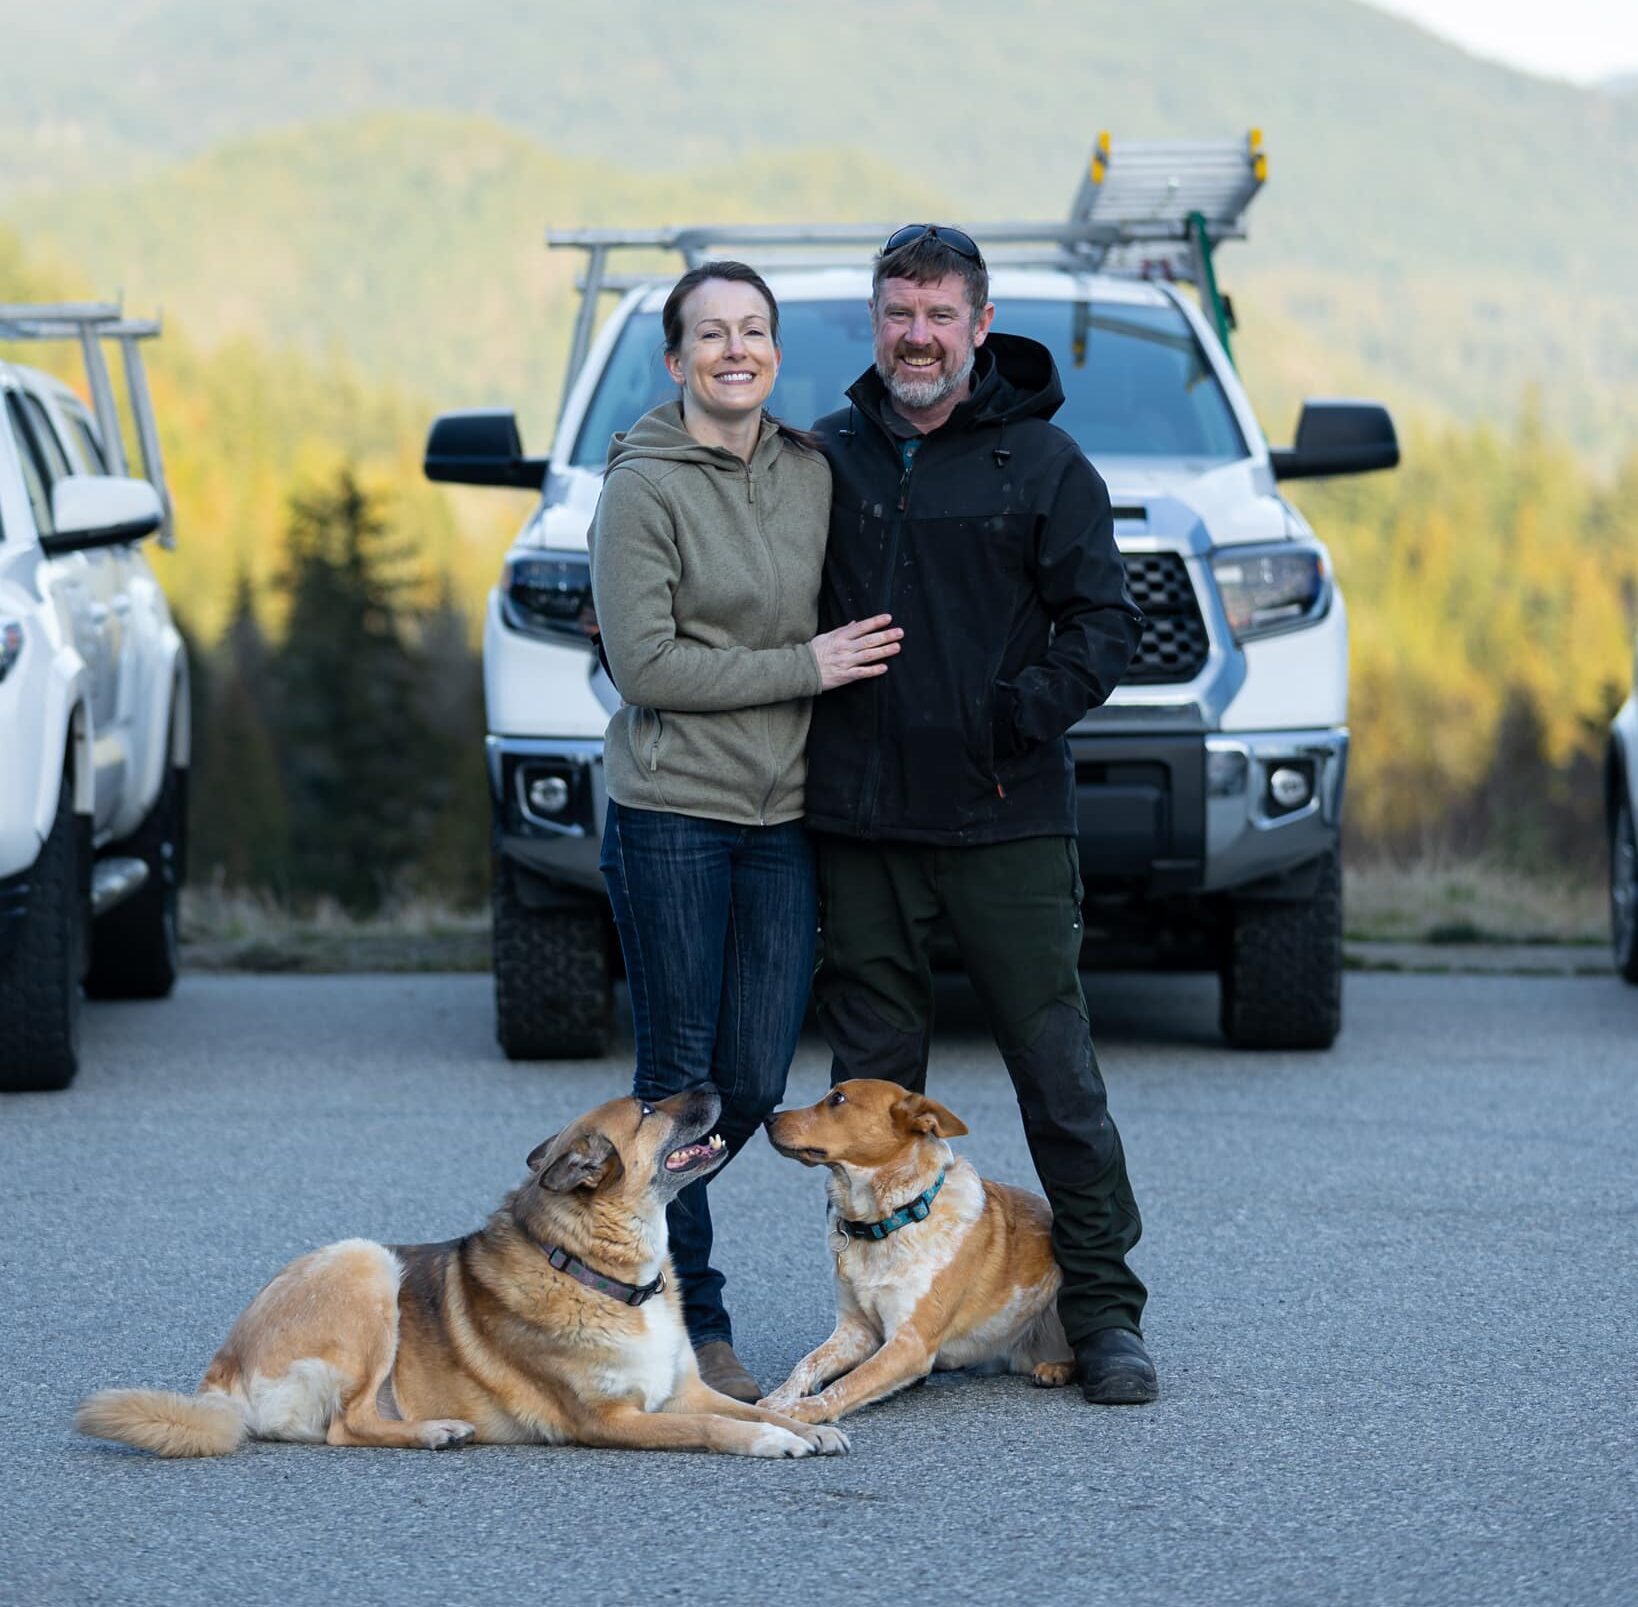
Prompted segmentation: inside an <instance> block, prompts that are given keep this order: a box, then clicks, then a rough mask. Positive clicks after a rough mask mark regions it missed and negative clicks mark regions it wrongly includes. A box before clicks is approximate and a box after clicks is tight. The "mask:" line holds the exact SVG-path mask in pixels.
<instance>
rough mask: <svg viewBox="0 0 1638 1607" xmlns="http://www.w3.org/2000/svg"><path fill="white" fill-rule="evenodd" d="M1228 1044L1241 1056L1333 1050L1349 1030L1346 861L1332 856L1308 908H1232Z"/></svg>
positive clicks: (1226, 971) (1225, 976) (1225, 981)
mask: <svg viewBox="0 0 1638 1607" xmlns="http://www.w3.org/2000/svg"><path fill="white" fill-rule="evenodd" d="M1222 1026H1223V1036H1224V1037H1226V1038H1227V1039H1228V1041H1229V1042H1230V1043H1231V1044H1233V1045H1234V1047H1235V1048H1237V1049H1329V1048H1330V1047H1331V1045H1332V1044H1333V1043H1334V1042H1335V1041H1336V1036H1337V1033H1338V1032H1340V1031H1341V1030H1342V861H1341V856H1340V855H1339V854H1338V853H1337V852H1336V851H1335V850H1333V851H1332V852H1331V853H1329V854H1327V855H1326V856H1325V859H1324V861H1323V863H1322V864H1321V866H1320V870H1319V876H1318V880H1317V883H1316V885H1315V888H1314V893H1313V896H1312V897H1311V898H1309V899H1307V900H1306V901H1304V902H1302V903H1259V902H1256V901H1254V900H1250V899H1248V900H1245V901H1243V902H1240V903H1236V904H1235V905H1234V906H1233V911H1232V919H1231V921H1230V923H1229V939H1228V951H1227V953H1226V954H1225V955H1224V958H1223V969H1222Z"/></svg>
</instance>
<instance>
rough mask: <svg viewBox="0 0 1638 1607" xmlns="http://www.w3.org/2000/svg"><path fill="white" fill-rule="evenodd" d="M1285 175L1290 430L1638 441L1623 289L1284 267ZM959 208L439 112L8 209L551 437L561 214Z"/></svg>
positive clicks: (676, 216) (1242, 272)
mask: <svg viewBox="0 0 1638 1607" xmlns="http://www.w3.org/2000/svg"><path fill="white" fill-rule="evenodd" d="M946 176H951V177H957V176H958V175H946ZM1073 176H1074V170H1073V169H1072V170H1071V171H1070V172H1069V173H1068V174H1066V175H1065V176H1064V179H1065V182H1064V190H1065V192H1066V193H1067V191H1068V189H1069V180H1071V179H1072V178H1073ZM1286 188H1287V187H1286V183H1285V179H1284V167H1283V166H1282V157H1281V153H1280V151H1279V149H1278V148H1276V149H1275V150H1274V152H1273V154H1272V171H1271V179H1270V183H1269V186H1268V190H1267V192H1266V193H1265V194H1264V195H1263V196H1261V197H1260V198H1259V199H1258V201H1257V203H1256V205H1255V207H1254V209H1253V212H1252V218H1251V228H1252V234H1253V241H1252V243H1250V244H1248V245H1239V244H1236V245H1234V246H1232V247H1231V248H1229V249H1228V250H1226V251H1225V252H1224V253H1223V256H1222V261H1221V265H1220V266H1221V271H1222V273H1223V275H1224V278H1225V283H1226V284H1227V285H1228V286H1229V287H1230V288H1231V289H1232V290H1233V291H1234V292H1235V299H1236V302H1237V305H1238V307H1239V309H1240V313H1241V316H1242V319H1243V320H1244V323H1245V325H1246V329H1245V333H1244V335H1243V337H1242V338H1241V339H1240V341H1239V342H1238V343H1237V353H1238V355H1239V356H1240V359H1241V361H1242V363H1243V364H1244V367H1245V371H1246V374H1247V377H1248V380H1249V382H1250V384H1251V387H1252V392H1253V396H1254V398H1255V399H1256V400H1257V402H1258V403H1259V406H1260V407H1261V408H1262V409H1263V412H1264V417H1265V420H1266V421H1267V424H1268V427H1269V429H1270V431H1271V432H1272V433H1274V434H1275V435H1279V434H1281V433H1282V432H1284V431H1285V430H1286V429H1288V428H1289V425H1290V421H1291V420H1292V419H1293V418H1294V417H1295V408H1296V404H1297V402H1298V401H1299V400H1300V398H1301V397H1302V396H1304V395H1313V394H1325V393H1331V394H1335V393H1339V392H1342V393H1354V394H1370V395H1378V396H1380V397H1381V398H1382V399H1383V400H1385V401H1387V402H1388V403H1390V404H1391V405H1393V406H1395V408H1396V409H1397V410H1398V411H1400V412H1401V413H1402V414H1404V415H1406V416H1407V417H1408V416H1414V415H1422V416H1430V417H1440V416H1448V417H1454V418H1471V417H1479V416H1490V417H1508V418H1510V417H1512V416H1513V414H1514V413H1515V412H1516V410H1517V408H1518V406H1519V403H1520V399H1521V397H1522V395H1523V394H1524V392H1525V391H1526V389H1527V388H1529V387H1531V386H1532V385H1535V386H1538V387H1539V388H1541V389H1542V390H1543V393H1544V395H1545V397H1546V401H1545V404H1544V405H1545V410H1546V413H1547V416H1548V418H1549V420H1550V421H1551V422H1552V423H1553V424H1554V425H1555V426H1556V427H1558V428H1560V429H1563V430H1564V431H1566V432H1567V433H1569V434H1570V435H1572V436H1573V437H1574V438H1575V439H1576V440H1577V441H1578V442H1579V443H1580V444H1581V445H1582V446H1583V448H1584V449H1587V450H1589V451H1591V452H1593V453H1594V454H1596V455H1597V456H1599V457H1600V458H1603V459H1609V458H1612V457H1613V456H1615V455H1616V454H1617V453H1618V452H1619V450H1620V448H1621V446H1622V444H1623V443H1624V442H1626V441H1630V440H1631V439H1633V438H1634V437H1635V436H1638V386H1635V385H1633V384H1632V383H1631V380H1632V377H1633V375H1634V374H1635V373H1638V317H1632V316H1629V302H1630V301H1631V299H1632V297H1633V291H1632V290H1631V288H1630V287H1629V286H1628V285H1627V284H1626V283H1625V281H1620V282H1618V283H1617V284H1614V285H1612V286H1610V287H1607V288H1596V289H1578V288H1576V287H1575V286H1574V285H1573V284H1571V283H1569V282H1566V281H1561V280H1557V279H1553V278H1546V279H1541V278H1531V277H1527V276H1524V275H1521V274H1516V273H1515V274H1508V273H1505V272H1503V271H1502V270H1500V269H1498V268H1494V267H1486V268H1475V269H1474V270H1472V271H1470V272H1468V273H1465V274H1461V275H1452V274H1448V273H1445V272H1443V271H1441V270H1438V269H1436V268H1432V267H1429V268H1425V269H1419V270H1392V269H1377V270H1374V271H1373V270H1372V269H1370V268H1369V267H1368V266H1366V265H1362V264H1360V263H1357V262H1353V261H1351V260H1347V259H1338V260H1336V261H1333V262H1330V263H1325V264H1311V263H1308V262H1306V261H1304V260H1302V254H1301V253H1296V259H1297V260H1295V261H1292V262H1283V261H1280V260H1279V259H1278V258H1276V257H1275V256H1274V254H1273V253H1272V251H1271V250H1269V249H1265V248H1263V247H1262V246H1261V245H1260V244H1259V243H1258V241H1259V240H1260V231H1262V230H1263V229H1264V227H1265V226H1267V227H1268V229H1269V230H1270V232H1276V233H1277V232H1279V230H1280V229H1281V228H1282V227H1288V226H1289V223H1290V214H1291V212H1292V210H1293V203H1292V202H1291V200H1290V198H1289V196H1288V195H1287V193H1286ZM953 210H955V208H954V205H953V203H952V202H951V201H950V198H949V196H948V194H941V193H939V192H937V191H935V190H934V189H933V188H932V187H931V185H930V184H924V183H921V182H918V181H917V179H916V177H915V176H914V175H912V174H900V173H897V172H895V171H893V170H892V169H890V168H889V167H887V166H886V165H885V164H884V163H883V162H881V161H879V160H876V159H873V158H867V157H863V156H860V155H858V154H856V153H851V152H849V151H847V150H845V149H844V150H825V151H810V152H797V153H780V154H778V155H771V156H766V155H765V156H758V157H755V158H751V159H747V160H743V161H741V162H740V163H738V164H737V165H734V166H730V167H722V168H708V169H702V170H691V171H686V172H680V173H679V172H671V173H664V174H653V173H650V174H645V175H639V174H636V173H632V172H629V171H626V170H623V169H620V168H617V167H614V166H612V165H610V164H608V163H602V162H591V161H587V160H584V159H577V158H566V157H563V156H561V155H557V154H555V153H552V152H548V151H546V150H543V149H541V148H540V147H539V146H537V145H535V144H534V143H533V142H532V141H531V140H529V139H527V138H526V137H524V136H523V135H520V134H517V133H515V132H512V131H510V130H507V129H504V128H501V127H499V126H498V125H495V124H493V123H489V122H486V121H481V120H476V119H470V118H452V117H446V116H443V115H441V114H432V113H419V114H411V113H378V114H373V115H370V116H366V117H361V118H357V119H353V120H349V121H345V122H340V123H322V124H315V125H310V126H305V127H302V128H297V129H289V130H282V131H279V132H275V133H270V134H262V135H258V136H256V137H254V138H248V139H243V140H235V141H230V142H228V143H226V144H224V145H222V146H220V147H217V148H215V149H213V150H211V151H210V152H208V153H206V154H205V155H204V156H201V157H198V158H194V159H192V160H190V161H187V162H184V163H182V164H180V165H177V166H174V167H172V168H170V169H168V170H165V171H162V172H160V173H158V174H156V175H154V176H151V177H149V178H146V179H142V180H134V179H133V180H130V181H127V182H124V183H121V184H117V185H98V186H93V187H90V188H88V189H84V190H78V191H68V192H64V193H60V194H55V195H52V196H50V197H45V198H36V199H33V200H26V201H15V202H14V203H13V205H12V207H11V208H10V212H11V219H12V221H13V222H14V223H15V224H16V225H17V226H18V227H19V228H20V230H21V231H22V232H23V233H24V234H25V235H26V236H27V238H28V239H29V240H30V242H31V244H32V245H33V246H34V247H35V248H36V249H37V250H39V249H44V248H49V249H50V250H51V251H52V252H54V253H55V254H56V255H57V256H59V257H61V258H62V259H64V260H66V261H69V262H72V263H74V264H76V265H77V266H78V267H79V268H80V269H81V270H82V271H83V272H84V273H85V274H86V275H87V276H88V277H89V279H90V281H91V282H92V283H93V284H94V285H97V286H101V287H107V288H112V287H114V286H123V287H124V288H125V290H126V291H127V293H128V294H129V295H130V296H131V297H133V299H134V300H135V301H137V302H139V303H142V304H154V303H159V304H162V305H164V306H165V307H167V308H170V309H171V310H173V311H175V312H177V313H178V314H179V315H180V316H181V317H182V318H183V320H184V321H185V323H186V325H187V327H188V329H189V330H190V331H191V333H192V337H193V338H194V339H196V340H199V341H202V342H204V343H205V344H207V345H214V344H217V343H219V342H221V341H224V340H226V339H229V338H231V337H233V336H236V335H248V336H250V337H252V338H253V339H255V340H256V341H258V342H260V343H262V344H264V345H267V346H269V347H273V348H278V347H295V348H297V349H300V350H304V351H306V352H308V353H310V354H319V355H323V354H328V353H340V354H343V355H345V356H346V357H347V358H348V359H349V360H350V361H351V362H353V363H354V364H356V365H357V367H358V368H359V369H360V370H361V371H362V372H364V373H366V374H369V375H372V376H377V377H379V378H380V379H382V380H383V381H386V382H390V383H393V384H395V385H397V386H399V387H400V388H402V389H404V390H406V391H408V392H412V393H414V394H417V395H419V396H421V397H424V398H426V399H427V405H428V407H429V409H430V408H431V407H432V406H434V405H438V406H457V405H470V404H477V403H482V402H489V401H498V402H502V403H508V404H510V405H512V406H514V407H517V408H519V409H520V410H521V411H522V413H523V415H524V422H525V426H526V438H527V439H528V440H530V441H533V442H541V441H544V440H545V439H546V438H547V431H548V429H549V427H550V424H551V422H552V418H553V415H554V410H555V403H556V397H557V392H558V387H559V383H560V377H561V373H562V368H563V362H564V356H565V353H566V350H567V341H568V333H569V329H570V325H571V322H572V318H573V310H574V302H575V297H574V293H573V289H572V275H573V274H574V273H575V272H576V271H577V270H578V268H579V267H580V262H579V260H578V258H577V257H575V256H573V255H572V254H565V253H556V252H552V253H548V252H547V251H546V250H545V249H544V244H543V235H544V229H545V227H546V226H547V225H548V224H551V225H556V226H560V227H561V226H572V225H582V224H599V223H602V224H613V223H622V224H630V225H654V224H659V223H664V222H671V223H681V222H691V221H692V222H698V221H735V220H740V219H764V220H787V221H788V220H793V219H803V218H812V219H849V218H851V219H860V218H870V217H876V218H882V217H916V216H921V217H929V216H949V215H950V214H951V212H952V211H953ZM1282 220H1283V222H1282ZM656 266H659V267H660V268H661V269H662V270H663V271H670V270H671V269H673V268H674V267H675V266H676V264H675V262H674V261H667V262H658V261H657V262H656Z"/></svg>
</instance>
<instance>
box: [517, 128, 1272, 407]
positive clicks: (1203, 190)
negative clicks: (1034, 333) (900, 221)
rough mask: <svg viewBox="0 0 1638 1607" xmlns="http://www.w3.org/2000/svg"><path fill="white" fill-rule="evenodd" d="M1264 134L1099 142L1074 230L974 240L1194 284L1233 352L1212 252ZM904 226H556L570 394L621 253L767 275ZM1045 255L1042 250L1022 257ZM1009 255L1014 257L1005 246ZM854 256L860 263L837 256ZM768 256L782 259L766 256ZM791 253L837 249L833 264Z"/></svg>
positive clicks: (1049, 261) (1011, 227)
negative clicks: (741, 264) (576, 258)
mask: <svg viewBox="0 0 1638 1607" xmlns="http://www.w3.org/2000/svg"><path fill="white" fill-rule="evenodd" d="M1267 172H1268V158H1267V156H1266V154H1265V153H1264V151H1263V143H1262V134H1261V132H1260V130H1258V129H1255V128H1254V129H1252V130H1250V132H1249V133H1248V134H1247V135H1245V136H1244V137H1243V138H1235V139H1214V140H1121V141H1114V140H1111V138H1110V137H1109V134H1108V133H1107V132H1104V133H1101V134H1099V135H1098V138H1097V142H1096V144H1095V145H1094V146H1093V150H1092V157H1091V160H1090V162H1089V163H1088V164H1087V170H1086V173H1085V174H1084V175H1083V176H1082V179H1081V183H1080V187H1079V189H1078V190H1077V191H1076V193H1075V198H1074V201H1073V203H1072V205H1071V207H1070V215H1069V218H1068V221H1067V222H1062V223H1032V222H1011V223H1006V222H1003V223H986V224H982V225H979V226H975V227H973V228H972V229H971V230H970V231H969V232H971V233H972V234H973V236H974V237H975V238H976V239H978V240H981V241H982V242H983V244H984V246H985V249H986V251H988V250H989V249H990V248H991V247H995V248H997V249H996V252H995V255H994V256H993V257H992V258H990V259H989V260H991V261H992V262H993V263H994V264H995V265H996V266H1009V267H1015V266H1024V265H1028V266H1052V267H1071V268H1079V269H1083V270H1091V271H1102V272H1113V273H1124V274H1129V275H1134V276H1138V277H1146V278H1152V277H1155V276H1156V275H1159V276H1162V277H1165V278H1168V279H1177V280H1182V281H1186V282H1190V283H1193V284H1194V285H1196V286H1197V288H1198V289H1199V291H1200V295H1201V300H1202V302H1203V303H1204V304H1205V306H1206V311H1207V313H1208V316H1209V317H1210V318H1211V320H1212V322H1213V324H1214V325H1215V327H1216V329H1217V333H1218V336H1219V338H1220V339H1221V340H1222V342H1223V346H1224V349H1225V350H1227V349H1228V315H1227V310H1226V308H1225V306H1224V304H1223V301H1222V297H1221V296H1220V295H1219V294H1218V291H1217V283H1216V274H1215V272H1214V270H1213V267H1212V260H1211V259H1212V252H1213V250H1214V249H1215V248H1216V247H1217V246H1218V245H1220V244H1222V242H1223V241H1225V240H1243V239H1244V238H1245V235H1246V225H1245V214H1246V209H1247V207H1249V206H1250V204H1251V202H1252V200H1253V198H1254V197H1255V196H1256V194H1257V192H1258V190H1260V189H1261V188H1262V185H1263V181H1264V179H1265V178H1266V177H1267ZM898 226H899V225H897V224H892V223H810V224H801V225H792V224H760V223H732V224H721V225H690V226H688V227H685V228H672V227H665V228H656V229H618V228H614V229H608V228H598V229H551V230H548V231H547V234H546V244H547V247H548V248H549V249H551V250H554V251H558V250H570V251H584V252H585V253H586V254H587V260H586V271H585V275H584V277H583V279H581V280H580V286H581V302H580V310H579V314H578V316H577V317H576V319H575V328H574V335H573V338H572V340H571V342H570V348H569V366H568V376H567V380H566V385H565V391H567V388H568V387H570V386H573V384H574V382H575V379H576V377H577V376H578V375H579V373H580V369H581V367H582V365H583V364H584V362H585V360H586V354H587V352H588V351H589V350H590V348H591V338H592V334H593V331H594V329H595V327H596V322H597V305H598V302H599V300H600V298H601V297H602V296H603V294H604V293H605V292H609V291H615V290H625V289H629V288H631V285H632V278H631V276H629V275H625V274H620V275H613V274H610V273H609V271H608V264H609V256H610V254H611V253H612V252H615V251H674V252H678V253H679V254H680V255H681V256H682V258H683V260H684V262H685V263H686V264H687V265H688V266H689V267H690V268H694V267H698V266H699V264H700V263H701V262H704V261H707V260H709V258H710V257H711V256H713V255H714V254H716V252H717V251H718V250H720V249H721V248H724V247H731V248H733V249H735V250H736V252H738V253H739V254H740V255H753V254H755V255H756V256H757V258H758V260H759V261H761V262H762V263H763V264H764V265H765V266H768V267H781V268H792V267H801V268H811V267H820V266H831V267H835V266H845V265H849V264H853V263H857V262H858V260H859V258H858V255H857V252H858V249H859V248H861V247H864V248H867V249H869V250H870V251H871V252H874V251H875V249H876V248H877V247H878V246H879V245H880V244H881V242H882V241H883V240H885V239H886V238H887V236H888V235H889V234H891V233H892V232H893V230H894V229H895V228H897V227H898ZM1037 247H1044V248H1048V249H1046V250H1045V251H1044V252H1043V251H1039V250H1034V251H1032V250H1028V249H1021V248H1037ZM1009 248H1014V249H1009ZM848 250H851V251H853V252H854V255H853V256H851V257H850V256H846V255H842V254H841V253H843V252H845V251H848ZM764 252H776V253H785V254H783V255H778V256H772V257H768V256H762V255H761V254H762V253H764ZM795 252H808V253H814V252H835V253H837V255H835V256H832V257H824V256H818V257H815V256H811V255H810V256H794V255H790V253H795Z"/></svg>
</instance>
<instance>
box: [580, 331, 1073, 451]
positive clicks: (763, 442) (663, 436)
mask: <svg viewBox="0 0 1638 1607" xmlns="http://www.w3.org/2000/svg"><path fill="white" fill-rule="evenodd" d="M1047 360H1048V361H1049V362H1050V361H1051V359H1050V358H1048V359H1047ZM778 444H779V426H778V425H776V424H775V423H774V422H773V420H772V419H770V418H769V417H768V416H767V414H765V413H764V414H763V416H762V435H761V438H760V439H759V440H758V441H757V445H756V451H755V452H754V453H753V454H752V462H753V463H754V464H755V466H756V467H757V468H761V467H763V466H764V465H765V464H766V463H768V462H769V461H771V458H772V455H773V454H774V453H776V452H777V451H778ZM643 458H647V459H651V460H658V461H662V462H668V463H700V464H704V465H706V466H708V467H711V468H718V469H731V470H733V471H734V472H735V473H739V474H742V473H744V471H745V465H744V463H743V462H742V461H741V460H740V459H739V458H737V457H735V456H734V454H733V453H732V452H730V451H729V450H728V449H727V448H726V447H722V446H707V445H706V444H705V442H703V441H696V440H695V439H694V437H693V436H692V435H690V434H689V433H688V431H687V430H686V429H684V428H683V415H682V403H681V402H664V403H662V404H661V405H660V406H659V407H657V408H655V409H654V411H653V412H651V413H645V414H644V415H643V416H642V417H641V418H640V419H638V420H637V422H636V423H635V424H633V425H632V427H631V428H630V429H629V430H624V431H622V432H621V433H620V434H618V435H616V436H615V437H614V439H613V440H612V441H610V442H609V461H608V467H609V468H611V469H615V468H619V467H620V466H621V465H622V464H629V463H635V462H637V461H638V460H639V459H643Z"/></svg>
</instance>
